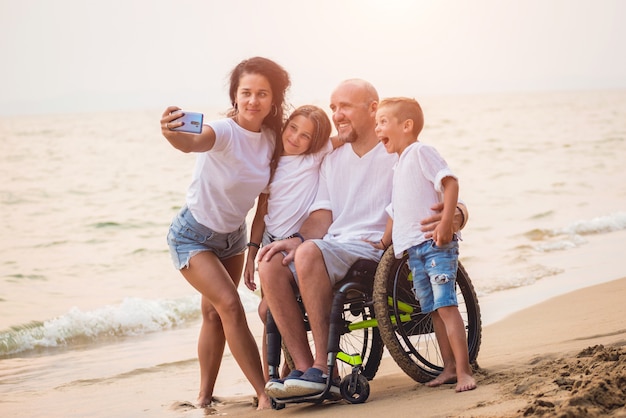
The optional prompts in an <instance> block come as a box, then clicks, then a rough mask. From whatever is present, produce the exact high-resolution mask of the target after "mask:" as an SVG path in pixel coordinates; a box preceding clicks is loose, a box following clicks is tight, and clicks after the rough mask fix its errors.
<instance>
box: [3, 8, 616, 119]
mask: <svg viewBox="0 0 626 418" xmlns="http://www.w3.org/2000/svg"><path fill="white" fill-rule="evenodd" d="M625 19H626V1H622V0H515V1H514V0H471V1H468V0H314V1H313V0H309V1H301V0H264V1H258V0H221V1H214V0H176V1H172V0H170V1H163V0H53V1H51V0H19V1H16V0H0V60H1V61H0V115H15V114H34V113H59V112H81V111H109V110H111V111H116V110H133V109H137V110H139V109H164V108H165V107H166V106H168V105H171V104H175V105H178V106H181V107H183V108H191V107H192V106H220V107H221V108H224V109H226V108H227V107H228V105H229V99H228V93H227V79H228V73H229V72H230V70H231V69H232V68H233V67H234V66H235V65H236V64H237V63H238V62H240V61H241V60H243V59H245V58H248V57H251V56H257V55H260V56H265V57H268V58H271V59H273V60H275V61H276V62H278V63H279V64H281V65H282V66H283V67H284V68H285V69H286V70H287V71H288V72H289V73H290V75H291V80H292V87H291V90H290V92H289V95H288V98H289V101H290V102H291V103H292V104H294V105H296V106H299V105H302V104H305V103H315V104H322V105H326V104H327V103H328V100H329V96H330V92H331V91H332V90H333V88H334V87H335V86H336V85H337V84H338V83H339V82H340V81H342V80H344V79H347V78H354V77H358V78H364V79H366V80H368V81H370V82H372V83H373V84H374V85H375V86H376V88H377V89H378V91H379V93H380V94H381V96H395V95H402V96H411V97H420V96H425V95H428V96H432V95H454V94H475V93H481V94H482V93H499V92H519V91H546V90H581V89H584V90H587V89H625V88H626V53H625V52H624V51H625V48H626V47H625V45H626V25H624V21H625Z"/></svg>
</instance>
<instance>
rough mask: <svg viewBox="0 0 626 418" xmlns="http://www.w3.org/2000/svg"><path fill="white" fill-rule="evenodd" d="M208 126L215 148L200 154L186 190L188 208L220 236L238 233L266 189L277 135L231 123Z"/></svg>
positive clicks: (197, 218)
mask: <svg viewBox="0 0 626 418" xmlns="http://www.w3.org/2000/svg"><path fill="white" fill-rule="evenodd" d="M208 125H209V126H210V127H211V128H213V130H214V131H215V145H213V148H212V149H211V150H209V151H207V152H202V153H199V154H198V156H197V158H196V165H195V168H194V171H193V176H192V181H191V185H190V186H189V189H188V190H187V198H186V202H187V206H188V207H189V210H190V211H191V213H192V214H193V217H194V218H195V219H196V220H197V221H198V222H199V223H201V224H202V225H204V226H206V227H208V228H210V229H212V230H213V231H215V232H219V233H230V232H232V231H235V230H237V229H238V228H239V227H240V226H241V225H242V224H243V223H244V222H245V218H246V215H247V213H248V211H249V210H250V209H251V208H252V207H253V206H254V203H255V199H256V198H257V196H258V195H259V194H260V193H261V191H263V189H264V188H265V187H266V186H267V183H268V181H269V177H270V168H269V167H270V161H271V159H272V155H273V153H274V145H275V136H274V132H273V131H271V130H269V129H266V128H263V129H262V130H261V132H251V131H248V130H246V129H244V128H242V127H241V126H239V125H237V123H236V122H235V121H234V120H232V119H230V118H227V119H218V120H215V121H211V122H209V123H208Z"/></svg>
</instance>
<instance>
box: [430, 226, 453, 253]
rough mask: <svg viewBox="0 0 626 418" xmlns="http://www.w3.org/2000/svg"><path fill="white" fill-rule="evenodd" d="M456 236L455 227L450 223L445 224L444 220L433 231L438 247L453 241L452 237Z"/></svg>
mask: <svg viewBox="0 0 626 418" xmlns="http://www.w3.org/2000/svg"><path fill="white" fill-rule="evenodd" d="M453 236H454V227H453V226H452V225H451V224H450V225H445V224H444V223H443V222H440V223H439V224H438V225H437V226H436V227H435V230H434V231H433V241H435V244H436V245H437V247H442V246H444V245H446V244H448V243H449V242H450V241H452V237H453Z"/></svg>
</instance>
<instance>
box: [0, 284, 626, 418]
mask: <svg viewBox="0 0 626 418" xmlns="http://www.w3.org/2000/svg"><path fill="white" fill-rule="evenodd" d="M625 298H626V277H624V278H620V279H616V280H612V281H608V282H605V283H601V284H594V285H591V286H589V287H584V288H582V289H578V290H574V291H571V292H568V293H565V294H563V295H558V296H556V297H552V298H549V299H548V300H545V301H542V302H539V303H536V304H533V305H532V306H530V307H527V308H524V309H522V310H519V311H516V312H514V313H511V314H508V315H506V316H505V317H504V318H503V319H501V320H498V321H495V322H493V323H490V324H488V325H485V326H483V336H482V345H481V349H480V353H479V356H478V364H479V366H480V369H479V371H478V372H477V373H476V378H477V382H478V385H479V386H478V388H477V389H476V390H473V391H469V392H464V393H455V392H454V385H444V386H442V387H439V388H428V387H426V386H424V385H422V384H418V383H416V382H414V381H413V380H412V379H411V378H409V377H408V376H406V375H405V374H404V373H403V372H402V371H401V370H400V368H399V367H398V366H397V365H396V364H395V362H394V361H393V359H391V358H390V357H389V356H388V355H387V354H386V355H385V357H384V358H383V361H382V363H381V367H380V370H379V372H378V374H377V375H376V377H375V378H374V379H373V380H372V381H371V382H370V390H371V394H370V397H369V399H368V400H367V402H365V403H364V404H361V405H350V404H348V403H345V402H343V401H341V402H336V403H330V402H327V403H324V404H321V405H315V404H307V403H303V404H288V405H287V406H286V408H284V409H283V410H280V411H274V410H265V411H256V410H255V409H254V408H253V406H252V404H251V401H252V397H253V393H254V392H253V391H252V388H251V386H250V385H249V383H248V382H247V381H246V380H245V378H244V377H243V375H242V373H241V372H240V370H239V369H238V368H237V366H236V364H235V363H234V361H232V359H230V360H228V361H225V362H224V364H223V366H222V370H221V372H220V377H219V378H218V384H217V387H216V393H215V396H216V398H217V399H218V402H215V403H214V404H213V405H212V407H211V408H206V409H203V408H195V407H194V405H193V401H195V395H196V393H197V387H198V386H197V385H198V365H197V362H195V361H184V362H178V363H176V362H174V363H166V364H163V365H161V366H158V367H155V368H150V369H145V370H138V371H137V372H134V373H131V374H128V375H124V376H113V377H111V378H110V379H99V380H97V381H84V380H78V381H75V382H72V383H71V384H67V385H64V386H62V387H57V388H54V389H52V390H48V391H46V392H45V393H34V394H31V395H29V396H19V397H18V398H17V399H5V400H3V401H2V402H1V403H0V410H2V411H3V413H4V414H6V415H11V416H15V417H35V416H50V415H53V416H55V415H56V416H64V417H73V416H74V417H84V416H93V417H105V416H107V417H108V416H116V417H125V416H128V417H131V416H132V417H136V416H151V417H153V416H160V417H171V418H176V417H204V416H207V415H223V416H237V417H240V416H241V417H260V418H263V417H277V416H281V417H291V416H300V415H301V414H303V413H306V414H307V416H310V417H313V418H314V417H325V416H328V415H329V414H332V415H340V416H342V417H362V416H364V414H365V415H368V416H369V415H374V416H379V415H383V414H385V413H388V412H389V411H393V413H394V415H408V414H414V413H415V412H416V408H419V409H418V410H419V414H420V415H421V416H431V417H438V416H441V417H444V416H481V417H483V416H484V417H509V416H511V417H512V416H522V415H524V413H529V414H530V415H532V414H533V413H535V412H536V413H539V412H537V411H543V412H544V413H552V412H554V411H559V412H563V411H566V410H567V411H570V412H571V413H576V414H577V415H580V414H581V413H583V412H581V411H583V410H584V414H585V415H587V416H604V415H606V414H605V413H604V412H598V411H600V409H599V408H600V406H601V405H600V403H601V402H605V403H606V402H607V401H606V400H607V399H608V403H612V404H616V403H617V404H619V402H621V403H622V406H621V407H619V406H618V407H617V409H614V410H615V411H618V412H619V413H620V414H626V406H624V400H625V399H626V389H622V392H620V393H614V392H615V391H618V390H619V387H618V386H617V385H616V384H615V383H613V384H608V383H607V384H605V386H602V384H603V382H606V381H608V382H613V381H614V380H611V379H615V378H616V374H617V375H619V374H620V373H621V376H622V377H621V378H622V379H624V376H626V348H625V347H626V325H625V324H624V320H623V318H624V317H626V304H624V303H623V300H624V299H625ZM481 306H482V305H481ZM485 306H489V304H486V305H485ZM608 307H610V308H608ZM248 322H249V325H250V328H251V329H252V331H253V334H254V336H255V338H256V339H257V342H260V341H261V340H260V337H261V334H262V326H261V321H260V320H259V319H258V316H256V313H254V314H249V315H248ZM599 346H602V347H599ZM594 347H595V348H594ZM620 350H621V351H620ZM585 352H586V353H587V354H584V353H585ZM581 353H582V354H581ZM226 355H229V354H226ZM615 356H617V358H618V359H621V360H619V361H609V360H610V359H611V358H614V357H615ZM607 359H609V360H607ZM581 364H582V366H581ZM602 365H604V366H602ZM583 366H584V367H585V369H584V370H582V371H580V370H578V369H577V368H580V367H583ZM600 366H602V367H600ZM605 366H606V367H605ZM594 370H597V371H600V372H601V373H602V374H601V375H597V373H596V374H594V373H595V372H594ZM566 372H567V373H570V374H569V375H565V374H566ZM559 379H560V380H559ZM555 382H561V385H560V386H559V384H557V383H555ZM568 382H569V383H568ZM575 385H578V386H576V387H575ZM607 385H608V386H607ZM598 387H601V388H603V389H602V391H601V393H604V395H602V396H600V395H599V394H589V393H584V390H587V389H589V390H591V389H593V388H598ZM607 387H608V388H609V389H610V391H609V392H607V391H606V388H607ZM590 388H591V389H590ZM611 391H612V392H611ZM581 394H582V395H581ZM20 399H21V400H20ZM25 399H28V401H25ZM603 399H604V401H603ZM572 400H577V402H578V404H577V405H570V403H571V401H572ZM550 405H552V406H550ZM365 408H367V410H365ZM568 408H569V409H568ZM576 408H583V409H576ZM620 408H621V409H620ZM529 411H530V412H529ZM279 414H280V415H279Z"/></svg>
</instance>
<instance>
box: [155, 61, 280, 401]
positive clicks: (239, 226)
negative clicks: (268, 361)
mask: <svg viewBox="0 0 626 418" xmlns="http://www.w3.org/2000/svg"><path fill="white" fill-rule="evenodd" d="M289 85H290V79H289V75H288V73H287V72H286V71H285V70H284V69H283V68H282V67H281V66H280V65H278V64H276V63H275V62H273V61H271V60H268V59H266V58H261V57H254V58H250V59H248V60H244V61H242V62H241V63H239V64H238V65H237V66H236V67H235V68H234V69H233V71H232V72H231V74H230V90H229V94H230V100H231V104H232V109H231V110H230V112H229V113H228V117H227V118H224V119H219V120H216V121H212V122H210V123H208V124H206V125H204V126H203V129H202V132H201V133H200V134H197V135H194V134H188V133H182V132H178V131H173V130H172V129H174V128H177V127H180V126H182V124H183V123H182V122H181V121H179V120H178V119H179V118H180V117H181V115H182V112H180V108H178V107H175V106H170V107H168V108H167V109H166V110H165V112H164V113H163V115H162V118H161V133H162V134H163V136H164V137H165V138H166V139H167V140H168V141H169V142H170V143H171V144H172V145H173V146H174V147H175V148H177V149H179V150H181V151H183V152H197V153H198V157H197V160H196V166H195V170H194V173H193V178H192V182H191V185H190V186H189V189H188V191H187V197H186V204H185V205H184V206H183V208H182V209H181V211H180V212H179V213H178V215H177V216H176V217H175V218H174V220H173V221H172V224H171V226H170V230H169V233H168V236H167V239H168V244H169V247H170V253H171V255H172V260H173V262H174V265H175V266H176V268H177V269H179V270H180V272H181V273H182V275H183V276H184V277H185V279H187V281H188V282H189V283H190V284H191V285H192V286H193V287H194V288H196V289H197V290H198V291H199V292H200V293H201V294H202V327H201V330H200V336H199V339H198V360H199V362H200V393H199V395H198V403H199V405H200V406H202V407H204V406H207V405H209V404H210V403H211V401H212V398H213V389H214V387H215V380H216V378H217V374H218V371H219V367H220V364H221V360H222V354H223V352H224V345H225V342H226V341H228V346H229V348H230V350H231V352H232V354H233V357H234V358H235V360H236V361H237V363H238V364H239V366H240V367H241V370H242V371H243V373H244V374H245V376H246V378H247V379H248V380H249V381H250V383H251V384H252V386H253V387H254V390H255V391H256V395H257V397H258V409H265V408H269V407H271V405H270V400H269V398H268V397H267V395H266V394H265V392H264V390H263V388H264V385H265V379H264V377H263V371H262V367H261V360H260V357H259V351H258V348H257V344H256V341H255V340H254V337H253V335H252V333H251V332H250V329H249V328H248V326H247V321H246V316H245V312H244V309H243V306H242V304H241V300H240V298H239V294H238V293H237V286H238V284H239V281H240V278H241V273H242V268H243V264H244V250H245V248H246V236H247V231H246V223H245V217H246V214H247V212H248V211H249V210H250V209H251V208H252V207H253V206H254V200H255V198H256V197H257V196H258V195H259V193H260V192H261V191H262V190H264V189H265V187H266V186H267V184H268V182H269V179H270V171H271V170H270V166H275V165H276V163H277V156H278V155H277V154H276V150H275V142H276V141H275V138H276V137H277V136H278V134H279V133H280V129H281V127H282V122H283V115H284V113H283V112H284V110H283V109H284V107H285V92H286V90H287V89H288V87H289Z"/></svg>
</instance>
